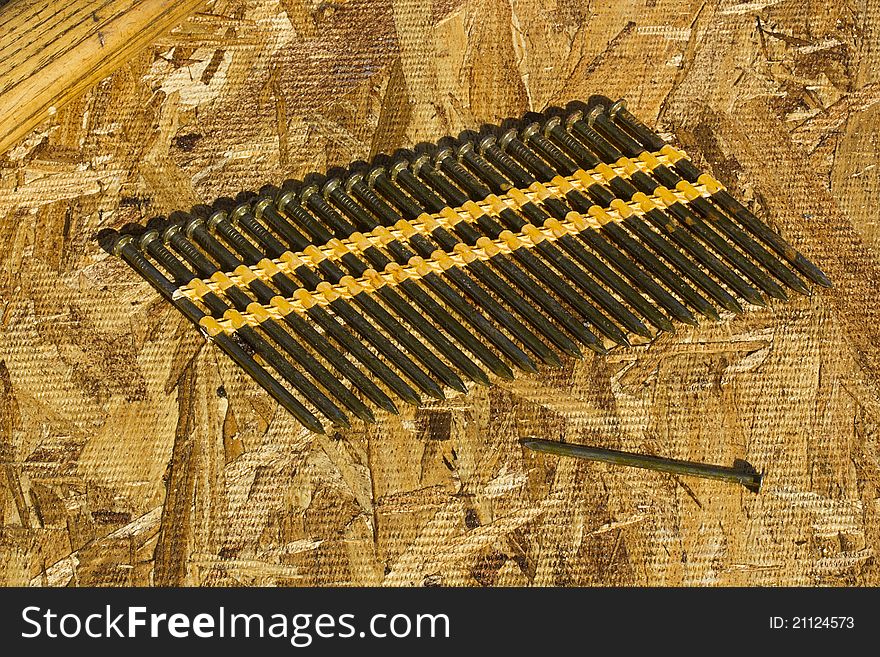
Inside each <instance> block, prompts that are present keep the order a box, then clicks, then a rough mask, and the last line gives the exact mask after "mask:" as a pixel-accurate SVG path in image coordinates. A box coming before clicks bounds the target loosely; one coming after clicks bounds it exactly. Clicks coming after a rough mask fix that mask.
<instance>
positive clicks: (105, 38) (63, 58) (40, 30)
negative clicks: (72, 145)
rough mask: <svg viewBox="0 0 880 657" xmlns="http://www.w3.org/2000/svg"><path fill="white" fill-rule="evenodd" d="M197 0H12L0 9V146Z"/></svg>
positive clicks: (177, 18)
mask: <svg viewBox="0 0 880 657" xmlns="http://www.w3.org/2000/svg"><path fill="white" fill-rule="evenodd" d="M202 4H204V3H203V2H202V0H178V1H175V2H166V1H163V0H73V1H67V2H64V3H58V2H51V0H14V1H13V2H10V3H8V4H6V5H5V6H3V7H2V8H0V153H2V152H3V151H5V150H6V149H7V148H9V147H10V146H11V145H12V144H14V143H15V142H16V141H18V140H19V139H21V137H23V136H24V135H26V134H27V133H28V131H29V130H31V129H32V128H34V127H35V126H36V125H37V124H38V123H40V121H44V120H46V119H47V118H48V117H49V116H52V115H54V114H55V113H56V112H57V111H58V109H59V108H61V107H63V106H64V105H65V104H67V103H68V102H70V101H71V100H72V99H74V98H76V97H77V96H79V95H80V94H82V92H83V91H85V90H86V89H88V88H89V87H91V86H93V85H94V84H95V83H96V82H98V81H99V80H101V78H103V77H106V76H107V75H109V74H110V73H111V72H113V71H114V70H116V69H117V68H119V67H120V66H122V65H123V64H124V63H125V62H126V61H128V60H129V59H130V58H131V57H132V56H133V55H134V54H135V53H137V52H139V51H140V50H141V49H142V48H145V47H146V46H147V45H149V44H150V43H151V42H152V41H153V40H154V39H156V38H157V37H159V36H161V35H162V34H164V33H165V32H167V31H168V30H170V29H171V28H172V27H174V26H175V25H177V24H178V23H179V22H180V21H181V20H182V19H183V18H184V17H185V16H187V15H189V14H191V13H192V12H194V11H195V10H196V9H197V8H198V7H199V6H200V5H202Z"/></svg>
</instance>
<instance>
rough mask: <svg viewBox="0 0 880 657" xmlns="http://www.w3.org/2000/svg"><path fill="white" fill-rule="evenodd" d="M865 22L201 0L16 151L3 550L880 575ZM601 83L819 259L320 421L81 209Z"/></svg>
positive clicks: (368, 571) (601, 7)
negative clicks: (667, 467)
mask: <svg viewBox="0 0 880 657" xmlns="http://www.w3.org/2000/svg"><path fill="white" fill-rule="evenodd" d="M878 32H880V3H878V2H876V0H866V1H862V2H858V3H846V2H839V1H832V0H813V1H812V2H808V3H804V2H794V1H778V0H776V1H774V0H770V1H766V2H750V3H735V2H731V1H729V0H727V1H724V2H703V1H700V2H688V1H683V0H638V1H635V0H628V1H626V2H614V3H600V2H587V3H585V2H581V1H579V0H578V1H575V0H557V1H556V2H522V1H519V0H510V1H505V0H487V1H485V2H476V1H473V2H467V1H466V2H461V1H459V0H435V1H434V2H433V3H430V2H429V3H425V2H414V1H411V0H377V1H371V2H367V1H365V0H348V1H339V0H337V1H331V2H322V3H318V2H311V1H310V0H280V1H269V0H216V1H215V2H213V3H208V4H207V6H206V7H205V8H204V9H203V10H202V11H201V12H200V13H198V14H194V15H191V16H190V17H189V18H188V19H186V20H185V21H184V22H183V23H182V24H181V25H179V26H178V27H177V28H175V29H174V30H173V31H172V32H171V33H170V34H169V35H167V36H163V37H161V38H158V39H156V40H154V41H153V43H152V44H151V45H149V46H148V47H147V48H146V50H144V51H142V52H141V53H140V54H138V55H136V56H134V57H133V58H131V59H130V60H129V61H128V62H127V63H125V64H124V65H123V66H121V67H120V68H119V69H118V70H116V72H114V73H113V74H112V75H111V76H110V77H108V78H106V79H104V80H102V81H100V82H99V83H97V84H95V85H94V86H92V87H90V88H89V89H88V90H86V91H85V93H83V94H81V95H79V96H78V97H76V98H75V99H73V100H71V101H70V102H69V103H68V104H67V105H66V106H64V107H63V108H62V109H60V110H59V111H58V112H57V113H56V114H55V115H54V116H52V117H51V118H50V119H49V120H47V121H45V122H43V123H42V124H40V125H39V126H38V127H37V128H36V129H35V130H34V131H32V132H30V133H29V134H27V135H26V136H25V137H24V138H22V139H21V140H19V141H18V142H17V143H16V144H14V145H13V146H12V147H11V149H10V150H8V151H6V153H5V154H4V155H3V156H2V159H0V217H2V220H0V455H2V459H3V469H2V471H0V520H2V530H0V581H2V582H3V583H5V584H7V585H13V584H34V585H55V586H63V585H68V584H79V585H125V584H142V585H149V584H154V585H170V584H186V585H196V584H198V585H223V584H236V585H238V584H278V585H313V584H317V585H327V584H356V585H372V584H384V585H407V586H419V585H431V584H446V585H529V584H536V585H629V584H644V585H700V586H706V585H827V584H849V585H875V586H876V585H878V584H880V573H878V568H877V565H876V564H877V560H876V558H875V557H876V552H877V550H878V549H880V524H878V516H880V494H878V485H880V462H878V458H880V456H878V455H880V451H878V421H880V398H878V383H880V380H878V373H880V328H878V327H880V322H878V319H880V318H878V317H877V315H878V307H880V306H878V304H877V303H876V288H877V285H878V283H880V264H878V258H880V251H878V244H880V242H878V237H877V229H876V225H875V224H876V221H875V219H876V217H877V216H878V212H880V194H878V193H877V191H878V185H880V183H878V181H880V169H878V168H877V164H878V158H880V146H878V139H877V133H878V129H880V128H878V126H880V122H878V117H880V105H878V102H880V81H878V80H877V79H876V78H877V70H878V67H877V62H878V45H877V44H878V40H877V34H878ZM592 93H604V94H606V95H609V96H623V97H626V98H628V99H629V101H630V108H631V109H632V110H633V111H634V112H635V113H637V114H638V115H640V116H642V117H644V118H645V119H646V120H648V122H650V123H654V124H656V125H658V126H659V127H660V128H661V129H662V130H664V131H667V132H670V133H673V134H675V135H677V138H678V141H679V142H680V143H681V144H682V145H684V146H685V147H686V148H687V149H689V150H690V151H691V152H692V153H694V154H695V157H697V158H698V159H699V160H701V161H702V162H703V163H704V164H705V165H706V166H707V167H708V168H710V169H711V170H712V171H713V172H714V173H715V174H716V176H718V177H719V178H720V179H721V180H722V181H723V182H724V183H725V184H726V185H728V186H729V187H730V188H731V189H732V190H733V191H734V193H735V194H736V195H737V196H738V197H740V198H742V199H744V200H745V201H746V202H747V203H748V204H749V206H750V207H751V208H752V209H753V210H754V211H755V212H756V213H757V214H758V215H759V216H761V217H763V218H764V219H766V220H767V221H768V222H769V223H771V224H772V225H773V226H775V227H776V228H777V229H778V230H780V231H781V232H782V233H783V234H784V235H785V236H786V238H788V239H790V240H791V241H792V243H793V244H795V245H796V246H797V247H798V248H799V249H801V250H802V251H803V252H804V253H805V254H806V255H807V256H808V257H810V258H812V259H814V260H815V261H816V262H817V263H819V264H820V265H821V266H822V267H823V268H824V269H825V271H826V272H827V273H828V274H829V275H830V276H831V277H832V279H833V280H834V281H835V282H836V287H835V288H834V289H833V290H828V291H825V290H822V291H820V292H818V293H817V294H816V295H815V296H813V297H811V298H797V299H793V300H792V301H791V302H790V303H787V304H778V303H777V304H773V305H772V306H771V307H769V308H767V309H755V308H751V309H749V311H748V312H747V313H746V314H744V315H742V316H739V317H732V316H728V317H725V318H724V321H723V322H721V323H720V324H716V325H710V324H706V325H704V326H702V327H700V328H698V329H690V328H682V329H681V330H680V331H679V332H678V333H677V334H676V335H664V336H662V337H660V338H659V339H657V340H656V341H655V342H654V343H653V344H651V345H650V346H646V347H635V348H630V349H617V350H615V351H614V352H612V353H611V354H610V355H609V356H608V357H605V358H598V357H592V356H589V357H587V358H586V359H584V360H583V361H576V362H575V361H568V362H566V363H565V366H564V367H563V368H562V369H560V370H547V371H542V372H541V373H540V375H538V376H533V377H526V376H522V377H520V378H519V379H517V380H516V381H515V382H500V383H499V384H498V385H497V386H495V387H493V388H491V389H485V388H483V389H475V390H473V391H472V393H471V394H470V395H467V396H463V395H460V396H455V397H452V398H450V399H449V400H448V401H446V402H443V403H433V404H431V405H430V406H428V407H426V408H424V409H421V410H414V409H405V410H404V411H403V412H402V414H401V415H400V416H398V417H390V416H383V417H382V418H381V421H380V422H379V423H378V424H376V425H373V426H365V425H361V424H358V425H355V427H354V428H353V429H352V430H350V431H346V432H343V433H339V434H335V435H331V436H327V437H320V438H319V437H314V436H312V435H310V434H307V433H306V432H304V431H303V430H302V429H301V428H300V427H299V426H298V425H297V424H296V423H295V422H294V421H293V420H292V419H291V418H289V417H288V416H287V415H286V414H285V413H284V412H282V411H280V410H279V409H277V408H276V406H275V405H274V403H273V402H272V401H271V399H270V398H269V397H268V396H267V395H266V394H265V393H263V392H262V390H260V389H259V388H258V387H257V386H256V385H255V384H253V383H252V382H251V381H250V380H249V379H247V377H246V376H245V375H244V374H243V373H241V372H240V371H238V370H237V369H236V368H235V366H234V365H232V364H231V362H229V361H228V359H226V358H225V357H224V356H223V355H222V354H219V353H218V352H217V351H216V350H214V349H212V348H208V347H206V346H205V345H204V344H203V342H202V340H201V338H200V337H199V335H198V334H197V332H196V331H194V330H193V329H192V328H191V327H190V326H189V325H187V324H186V323H185V322H184V320H183V319H182V318H180V317H179V316H178V314H177V313H175V312H174V311H173V310H172V309H170V308H169V307H168V306H167V305H166V304H165V303H163V302H162V301H161V300H160V299H159V298H158V296H157V295H156V294H155V293H154V292H153V291H152V290H151V289H150V288H149V286H148V285H146V284H145V283H143V282H141V281H140V280H139V279H138V278H137V276H136V275H135V274H134V273H133V272H131V271H130V270H129V269H128V268H127V267H126V266H125V265H124V264H122V263H120V262H119V261H116V260H115V259H113V258H111V257H108V256H107V255H106V254H104V252H103V251H101V250H100V248H99V246H98V245H97V243H96V242H95V239H94V238H95V235H96V233H97V232H98V231H99V230H101V229H103V228H108V227H110V228H118V227H121V226H123V225H124V224H126V223H128V222H132V221H143V220H146V219H149V218H150V217H152V216H155V215H157V214H162V213H165V212H168V211H170V210H172V209H174V208H177V207H185V206H187V205H189V204H192V203H194V202H199V201H210V200H211V199H213V198H215V197H217V196H219V195H222V194H233V193H235V192H237V191H239V190H241V189H243V188H259V187H260V186H261V185H262V184H264V183H266V182H268V181H276V182H277V181H279V180H281V179H283V178H285V177H298V176H303V175H304V174H306V173H308V172H310V171H314V170H323V169H325V168H327V167H329V166H332V165H336V164H345V163H348V162H350V161H352V160H356V159H367V158H369V157H370V156H372V155H374V154H376V153H379V152H392V151H393V150H394V149H396V148H399V147H405V146H410V145H413V144H415V143H417V142H419V141H422V140H435V139H437V138H439V137H441V136H442V135H444V134H455V133H457V132H459V131H461V130H463V129H466V128H475V127H478V126H479V125H480V124H481V123H482V122H485V121H496V120H498V119H501V118H503V117H505V116H510V115H519V114H521V113H523V112H524V111H527V110H541V109H542V108H544V107H546V106H548V105H550V104H565V103H566V102H567V101H569V100H572V99H578V98H580V99H585V98H586V97H588V96H589V95H590V94H592ZM527 434H534V435H540V436H545V437H550V438H561V437H565V438H566V439H568V440H584V441H588V442H592V443H595V444H601V445H606V446H610V447H619V448H623V449H630V450H636V451H646V452H650V453H655V454H660V455H667V456H672V457H678V458H689V459H694V460H705V461H711V462H717V463H721V464H730V463H732V461H733V459H734V458H744V459H747V460H748V461H750V462H751V463H753V464H754V465H756V466H757V467H758V468H759V469H765V470H766V478H765V485H764V488H763V491H762V492H761V494H760V495H758V496H754V495H752V494H750V493H748V492H746V491H745V490H743V489H740V488H737V487H733V486H730V485H725V484H722V483H718V482H712V481H705V480H695V479H691V478H676V477H671V476H667V475H661V474H657V473H651V472H648V473H645V472H642V471H636V470H630V469H622V468H615V467H609V466H604V465H597V464H589V463H583V462H577V461H573V460H564V459H563V460H560V459H557V458H555V457H549V456H544V455H536V454H534V453H525V452H523V450H522V449H521V447H520V446H519V444H518V438H519V437H521V436H523V435H527Z"/></svg>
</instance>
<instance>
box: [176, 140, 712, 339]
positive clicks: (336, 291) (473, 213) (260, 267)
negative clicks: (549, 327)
mask: <svg viewBox="0 0 880 657" xmlns="http://www.w3.org/2000/svg"><path fill="white" fill-rule="evenodd" d="M664 150H666V149H664ZM672 150H674V149H672ZM678 153H680V152H678ZM653 155H654V157H656V162H654V161H653V160H650V158H648V159H647V161H636V160H632V159H629V158H623V159H626V160H627V161H626V162H623V161H619V162H618V163H616V164H615V165H614V166H609V165H599V166H598V167H596V168H594V169H591V170H589V171H583V170H581V171H577V172H576V173H575V174H574V175H572V176H568V177H562V176H557V177H556V178H554V179H553V180H552V181H551V182H549V183H543V184H542V183H535V184H533V185H532V186H531V187H530V188H529V189H525V190H519V189H512V190H509V191H508V192H507V193H506V194H503V195H498V196H496V195H492V196H489V197H488V198H487V199H484V200H483V201H479V202H474V201H468V202H467V203H465V204H464V205H463V206H462V207H460V208H444V209H443V210H441V211H440V212H438V213H435V214H428V213H424V214H422V215H420V216H419V217H417V218H416V219H414V220H411V221H406V220H401V221H398V222H397V224H395V226H394V227H393V228H388V227H385V226H379V227H377V228H376V229H374V230H373V231H371V232H370V233H366V234H364V233H354V234H352V235H351V236H350V237H349V238H347V239H344V240H339V239H334V240H331V241H330V242H328V243H327V244H325V245H323V246H309V247H307V248H306V249H304V250H303V251H302V252H300V253H293V252H291V251H287V252H286V253H284V254H282V255H281V256H280V257H279V258H276V259H274V260H273V259H269V258H264V259H263V260H261V261H260V262H258V263H257V264H255V265H251V266H245V265H241V266H239V267H237V268H236V269H235V270H234V271H232V272H226V273H224V272H217V273H215V274H214V275H213V276H212V277H211V278H210V279H204V280H203V279H193V280H192V281H191V282H189V283H188V284H186V285H183V286H181V287H180V288H178V290H177V291H176V292H175V295H176V296H178V297H186V298H188V299H190V300H193V301H198V300H200V299H202V298H203V297H204V296H205V295H206V294H208V293H209V292H213V293H215V294H220V293H222V292H223V291H225V290H226V289H228V288H229V287H231V286H237V287H246V286H247V285H248V283H250V282H252V281H254V280H261V281H264V282H268V281H270V280H271V279H272V277H273V276H275V275H276V274H278V273H285V274H294V272H295V270H296V269H298V268H299V267H302V266H304V265H305V266H308V267H316V266H317V265H318V264H319V263H320V262H321V261H322V260H325V259H330V260H333V261H337V260H339V259H340V258H342V256H344V255H345V254H347V253H363V251H365V250H366V249H368V248H370V247H378V248H382V247H384V246H385V245H387V244H388V243H389V242H391V241H393V240H401V239H402V240H405V239H408V238H409V237H412V236H413V235H415V234H423V235H427V234H430V233H431V232H432V231H433V230H435V229H436V228H437V227H438V226H442V227H444V228H447V229H451V228H452V227H454V226H455V225H456V224H458V223H459V222H461V221H466V222H468V223H473V222H476V220H477V217H479V216H480V215H481V214H483V213H485V214H489V215H493V216H494V215H497V213H498V212H500V211H501V210H503V209H504V208H511V209H514V210H516V209H519V208H521V207H522V205H523V204H525V203H527V202H540V201H541V200H543V199H545V198H547V197H548V196H553V197H557V198H561V197H564V195H565V194H566V193H567V192H569V191H571V189H572V188H574V189H579V190H583V189H585V188H586V187H588V186H589V185H591V184H594V183H599V184H606V183H607V181H608V180H609V179H610V178H611V177H614V176H615V175H619V176H623V177H628V175H629V173H630V172H631V171H632V170H633V168H634V167H635V168H638V169H641V170H647V169H651V168H654V167H655V166H657V165H658V164H660V163H669V162H672V161H674V160H675V159H679V158H680V157H685V155H679V157H678V158H675V157H674V155H673V156H670V155H669V154H667V153H660V154H653ZM678 187H679V188H678V189H676V190H668V189H666V188H664V187H658V188H657V190H656V191H655V193H654V194H652V195H650V196H649V195H646V194H641V193H640V194H636V195H635V196H634V197H633V199H632V200H631V201H629V202H627V201H623V200H620V199H618V200H615V201H613V202H612V203H611V207H609V208H601V207H599V206H593V207H592V208H590V209H589V211H588V212H587V214H582V213H578V212H570V213H569V214H568V215H567V216H566V218H565V219H564V220H559V219H555V218H549V219H547V220H546V221H545V222H544V224H543V226H535V225H533V224H527V225H525V226H523V229H522V231H520V232H518V233H513V232H511V231H507V230H506V231H503V232H502V233H501V234H500V235H499V237H498V239H495V240H492V239H490V238H488V237H481V238H480V239H479V240H477V242H476V245H475V246H472V247H471V246H467V245H465V244H458V245H456V247H455V249H454V251H453V252H451V253H448V252H446V251H443V250H441V249H438V250H436V251H434V253H432V254H431V257H430V258H427V259H425V258H421V257H419V256H415V257H413V258H411V259H410V260H409V262H408V263H407V264H406V265H401V264H398V263H389V264H388V265H387V266H386V267H385V269H384V270H383V271H381V272H379V271H376V270H374V269H368V270H367V271H365V272H364V274H363V276H361V277H358V278H355V277H353V276H345V277H343V278H342V279H341V280H340V281H339V283H338V284H336V285H333V284H331V283H329V282H323V283H321V284H319V285H318V286H317V288H316V290H315V291H314V292H309V291H308V290H305V289H299V290H297V291H296V292H295V293H294V294H293V296H292V297H290V298H285V297H282V296H280V295H279V296H276V297H274V298H273V299H272V300H271V302H270V303H269V304H268V305H261V304H259V303H256V302H254V303H252V304H250V305H249V306H248V308H247V312H242V313H239V312H235V311H232V313H227V316H225V317H224V318H223V319H219V320H217V321H216V325H215V323H214V322H212V323H211V331H206V333H207V334H208V337H212V336H213V335H216V334H217V332H218V330H219V331H221V332H226V333H234V332H235V331H236V330H238V329H239V328H241V326H243V325H249V326H258V325H259V324H260V323H261V322H264V321H266V320H268V319H276V320H281V319H283V318H284V317H285V316H287V315H289V314H290V313H292V312H297V313H305V312H306V311H308V310H309V309H310V308H312V307H314V306H316V305H322V306H323V305H327V304H329V303H331V302H333V301H335V300H337V299H340V298H342V299H351V298H352V297H354V296H355V295H357V294H361V293H363V292H367V293H372V292H375V291H377V290H378V289H379V288H381V287H382V286H384V285H397V284H399V283H400V282H402V281H404V280H407V279H415V280H418V279H420V278H422V277H424V276H426V275H428V274H430V273H435V274H442V273H443V272H445V271H446V270H448V269H450V268H451V267H464V266H466V265H467V264H469V263H471V262H473V261H475V260H480V261H486V260H489V259H490V258H493V257H495V256H496V255H498V254H509V253H511V252H512V251H514V250H516V249H519V248H533V247H534V246H535V245H536V244H539V243H540V242H542V241H544V240H549V241H551V242H552V241H554V240H557V239H559V238H560V237H562V236H564V235H568V234H572V235H574V234H577V233H580V232H582V231H584V230H587V229H591V230H598V229H600V228H601V227H602V226H603V225H604V224H606V223H609V222H620V221H623V220H624V219H626V218H627V217H628V216H630V215H633V214H636V215H643V214H645V213H646V212H648V211H649V210H652V209H654V208H664V207H667V206H668V205H671V204H672V203H676V202H678V203H685V204H686V203H688V202H689V201H691V200H693V199H694V198H697V197H700V196H702V197H709V196H711V195H712V194H713V193H715V192H716V191H718V189H723V186H722V185H721V184H720V183H718V182H717V181H716V180H715V179H714V178H712V177H711V176H709V175H708V174H706V175H704V176H702V177H701V180H700V181H699V184H697V185H691V184H690V183H684V184H680V185H679V186H678Z"/></svg>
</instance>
